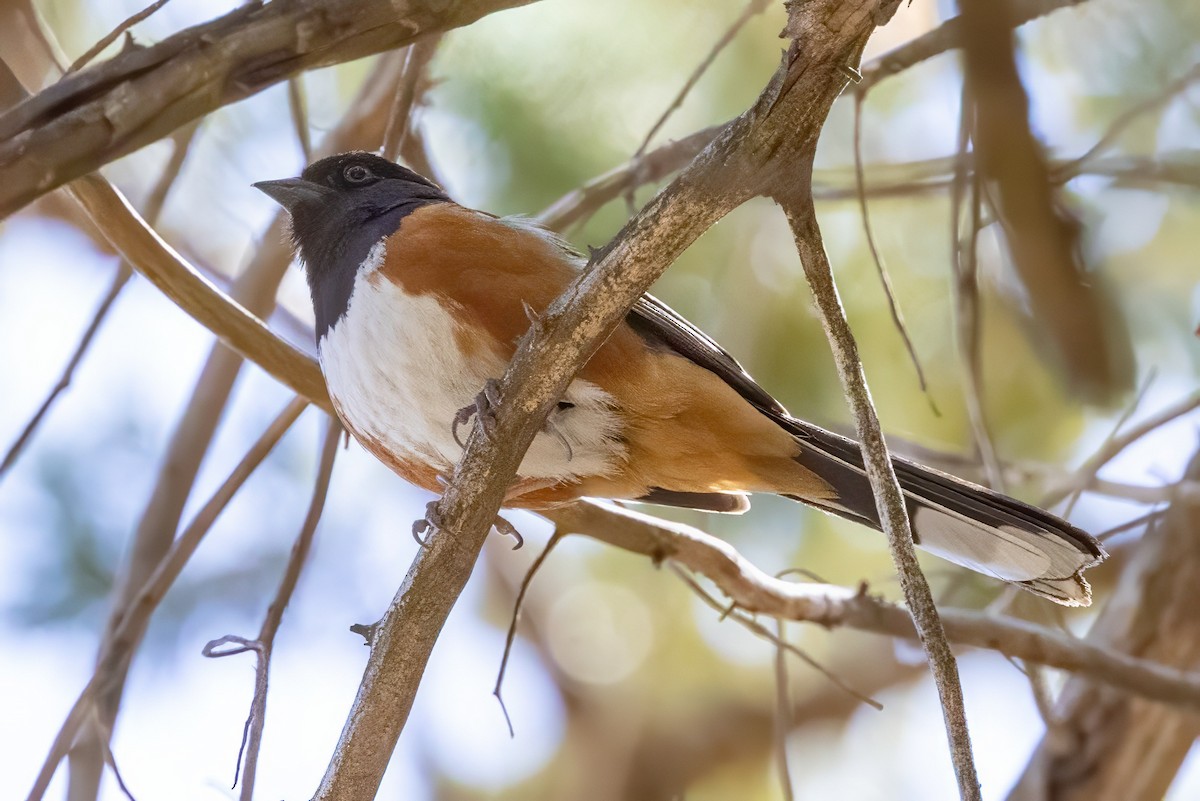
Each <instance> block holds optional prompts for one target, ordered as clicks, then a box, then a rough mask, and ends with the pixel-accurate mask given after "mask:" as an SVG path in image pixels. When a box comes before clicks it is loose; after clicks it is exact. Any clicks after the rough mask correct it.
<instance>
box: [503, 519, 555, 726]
mask: <svg viewBox="0 0 1200 801" xmlns="http://www.w3.org/2000/svg"><path fill="white" fill-rule="evenodd" d="M562 538H563V535H562V533H561V532H559V531H557V530H555V532H554V533H553V534H551V535H550V539H549V540H547V541H546V547H545V548H543V549H542V552H541V553H540V554H538V556H537V558H536V559H534V560H533V564H531V565H530V566H529V569H528V570H527V571H525V577H524V578H523V579H521V587H520V589H518V590H517V599H516V600H515V601H514V602H513V611H512V617H511V618H509V621H508V634H506V635H505V637H504V655H503V656H502V657H500V669H499V670H498V671H497V672H496V686H495V687H494V688H492V695H494V696H496V700H497V701H499V702H500V711H501V712H503V713H504V722H505V723H507V724H508V736H509V737H515V736H516V732H515V731H514V730H513V724H512V718H511V717H510V716H509V714H508V705H507V704H505V703H504V697H503V696H502V695H501V694H500V688H501V686H502V685H503V684H504V672H505V671H506V670H507V669H508V657H509V655H510V654H511V653H512V647H513V642H514V641H515V640H516V638H517V624H518V623H520V622H521V610H522V607H523V606H524V605H525V596H526V595H527V594H528V593H529V585H530V584H532V583H533V577H534V576H535V575H536V574H537V572H538V570H540V569H541V567H542V565H543V564H545V562H546V558H547V557H548V556H550V552H551V551H552V550H554V546H555V545H558V543H559V542H560V541H561V540H562Z"/></svg>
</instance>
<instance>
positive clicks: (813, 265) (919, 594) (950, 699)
mask: <svg viewBox="0 0 1200 801" xmlns="http://www.w3.org/2000/svg"><path fill="white" fill-rule="evenodd" d="M778 199H779V200H780V202H781V204H782V205H783V208H784V213H785V214H786V215H787V218H788V224H789V225H790V226H791V229H792V235H793V238H794V239H795V243H796V249H797V251H798V252H799V254H800V261H801V263H802V264H803V266H804V274H805V276H806V277H807V278H808V283H809V286H810V287H811V288H812V292H813V297H814V299H815V301H816V304H817V308H818V310H819V312H820V315H821V322H822V324H823V326H824V328H825V333H826V336H827V337H828V339H829V343H830V347H831V348H832V350H833V354H834V362H835V363H836V365H837V368H838V374H839V376H840V377H841V380H842V387H843V390H844V392H845V393H846V397H847V399H848V400H849V402H850V406H851V410H852V412H853V414H854V419H855V427H856V428H857V430H858V438H859V440H860V441H861V442H862V451H863V463H864V466H865V467H866V471H867V476H868V478H869V479H870V481H871V488H872V491H873V492H874V493H875V502H876V505H877V507H878V509H879V518H880V521H881V522H882V524H883V525H882V527H883V530H884V532H885V533H886V534H887V538H888V545H889V548H890V550H891V553H892V561H893V562H894V563H895V565H896V570H897V573H898V574H899V576H900V587H901V588H902V589H903V591H904V598H905V601H906V602H907V603H908V607H909V609H910V610H912V614H913V619H914V620H915V621H916V623H917V629H918V631H920V633H921V642H922V644H923V645H924V647H925V654H926V656H927V657H928V659H929V666H930V669H931V670H932V672H933V678H934V682H935V684H936V685H937V688H938V695H939V697H940V699H941V703H942V714H943V716H944V718H945V721H946V734H947V737H948V738H949V740H950V755H951V759H952V761H953V763H954V771H955V774H956V776H957V777H958V792H959V796H960V797H961V798H962V799H975V800H977V799H979V798H980V794H979V779H978V776H977V775H976V772H975V762H974V758H973V757H972V754H971V738H970V734H969V733H968V731H967V720H966V709H965V708H964V706H963V698H962V686H961V684H960V682H959V678H958V665H957V662H956V661H955V659H954V653H953V652H952V651H951V650H950V645H949V643H948V642H947V640H946V633H945V630H944V628H943V626H942V622H941V619H940V618H939V616H938V612H937V608H936V607H935V606H934V602H933V594H932V593H931V592H930V590H929V584H928V583H927V582H926V581H925V576H924V574H922V573H921V566H920V565H919V564H918V562H917V556H916V552H915V551H914V550H913V540H912V529H911V528H910V526H909V520H908V512H907V509H906V508H905V503H904V496H903V495H902V494H901V492H900V485H899V483H898V482H897V480H896V474H895V472H894V470H893V468H892V461H891V456H890V455H889V454H888V450H887V445H886V444H885V442H884V439H883V433H882V431H881V430H880V427H879V419H878V417H877V415H876V413H875V408H874V405H873V404H872V402H871V395H870V391H869V390H868V389H867V384H866V378H865V376H864V375H863V368H862V363H861V361H860V360H859V357H858V346H857V345H856V344H855V341H854V335H853V334H852V333H851V331H850V326H849V324H848V323H847V322H846V316H845V312H844V311H843V309H842V303H841V299H840V298H839V297H838V292H837V288H836V286H835V285H834V283H833V275H832V272H831V269H830V265H829V259H828V257H827V256H826V255H825V249H824V245H823V243H822V241H821V231H820V228H819V227H818V225H817V219H816V209H815V208H814V206H813V202H812V197H811V196H809V195H807V194H805V193H796V194H794V195H790V196H787V195H785V196H783V197H779V198H778Z"/></svg>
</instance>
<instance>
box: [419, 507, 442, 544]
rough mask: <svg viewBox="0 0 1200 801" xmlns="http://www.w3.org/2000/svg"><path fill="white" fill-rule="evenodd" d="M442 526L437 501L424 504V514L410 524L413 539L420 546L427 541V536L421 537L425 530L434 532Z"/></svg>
mask: <svg viewBox="0 0 1200 801" xmlns="http://www.w3.org/2000/svg"><path fill="white" fill-rule="evenodd" d="M441 527H442V513H441V512H439V511H438V501H430V502H429V503H427V504H425V516H424V517H422V518H421V519H420V520H417V521H416V522H414V523H413V524H412V535H413V539H414V540H416V541H417V545H420V546H421V547H422V548H424V547H425V546H426V544H428V542H429V537H423V536H422V535H423V534H424V533H425V532H427V531H428V532H431V533H432V532H434V531H436V530H437V529H439V528H441Z"/></svg>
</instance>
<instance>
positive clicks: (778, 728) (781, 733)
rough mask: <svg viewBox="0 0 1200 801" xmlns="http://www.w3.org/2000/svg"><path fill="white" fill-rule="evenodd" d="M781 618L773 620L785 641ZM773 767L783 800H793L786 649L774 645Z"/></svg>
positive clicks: (790, 723) (790, 708)
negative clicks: (777, 775) (777, 777)
mask: <svg viewBox="0 0 1200 801" xmlns="http://www.w3.org/2000/svg"><path fill="white" fill-rule="evenodd" d="M785 625H786V624H785V623H784V622H783V621H782V620H777V621H775V626H776V632H775V633H776V635H777V636H778V637H779V641H780V642H787V630H786V629H785ZM774 662H775V665H774V668H775V769H776V770H777V771H779V789H780V790H781V791H782V793H783V799H784V801H794V799H795V798H796V794H795V791H794V790H793V789H792V772H791V770H789V768H788V755H787V737H788V734H789V733H791V731H792V699H791V693H789V692H788V670H787V651H786V650H785V649H784V648H782V647H780V646H775V660H774Z"/></svg>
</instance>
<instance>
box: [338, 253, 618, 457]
mask: <svg viewBox="0 0 1200 801" xmlns="http://www.w3.org/2000/svg"><path fill="white" fill-rule="evenodd" d="M383 257H384V243H383V242H380V243H379V244H377V245H376V246H375V247H374V248H372V249H371V252H370V253H369V254H368V256H367V259H366V261H364V262H363V264H362V265H361V266H360V267H359V269H358V273H357V275H356V276H355V280H354V290H353V292H352V293H351V295H350V303H349V307H348V308H347V310H346V313H345V314H344V315H343V316H342V317H341V319H339V320H338V321H337V322H336V323H335V324H334V325H333V326H332V327H331V328H330V329H329V331H328V332H327V333H326V334H325V336H324V337H322V339H321V341H320V343H319V344H318V351H319V353H320V361H321V369H322V371H323V372H324V373H325V380H326V383H328V385H329V392H330V395H331V396H332V397H333V398H334V400H335V401H336V403H337V406H338V409H339V411H340V413H341V414H342V416H343V417H345V418H346V420H347V422H348V423H349V425H350V426H351V427H352V428H354V429H356V430H357V431H360V432H362V433H363V434H365V435H367V436H370V437H372V438H374V439H376V440H378V441H380V442H381V443H383V444H384V445H385V446H386V447H388V448H389V449H390V450H392V451H394V452H395V453H397V454H398V455H402V456H416V457H418V458H420V459H422V460H423V461H426V462H428V463H429V464H431V465H433V466H434V467H435V468H436V469H438V470H439V471H441V472H443V473H444V474H446V475H449V474H450V472H451V470H452V469H453V467H454V464H455V463H456V462H457V461H458V459H459V457H460V456H461V455H462V448H461V447H459V445H458V443H456V442H455V441H454V436H453V434H452V431H451V425H452V421H453V419H454V415H455V413H456V412H457V411H458V410H459V409H461V408H463V407H464V406H467V405H469V404H471V403H473V402H474V400H475V396H476V395H477V394H478V393H479V391H480V390H481V389H482V388H483V385H484V382H486V381H487V380H488V379H489V378H500V376H502V375H503V373H504V370H505V368H506V367H507V364H506V363H505V362H504V361H503V360H502V359H500V358H497V357H496V356H494V355H492V354H488V355H487V356H486V357H484V356H472V358H469V359H468V358H467V357H466V355H465V354H464V353H463V352H462V350H461V349H460V348H459V347H458V344H457V340H456V338H455V326H456V325H457V323H456V321H455V319H454V318H453V317H452V316H451V315H450V313H449V312H448V310H447V308H446V306H445V305H444V304H445V302H446V301H444V300H442V299H439V298H438V297H437V296H435V295H409V294H407V293H405V292H404V291H403V290H402V289H401V288H400V287H399V286H397V285H396V284H394V283H393V282H392V281H390V280H388V279H387V278H384V277H383V276H375V278H374V280H371V277H372V275H373V274H374V273H375V272H376V271H377V270H378V269H379V267H380V265H381V264H383ZM485 350H486V349H485ZM564 400H566V401H568V402H569V403H572V404H574V407H573V408H569V409H566V410H564V411H561V412H556V413H554V414H553V415H552V418H551V424H550V425H551V426H552V428H553V431H555V432H557V433H550V432H541V433H539V434H538V435H537V437H536V438H535V439H534V441H533V445H531V446H530V448H529V451H528V453H526V455H525V459H524V461H523V462H521V468H520V471H519V474H520V475H521V476H523V477H525V478H542V479H557V480H564V481H569V480H573V479H577V478H581V477H585V476H596V475H606V474H608V473H611V472H612V470H613V469H614V468H615V467H616V466H617V465H618V463H619V462H620V461H621V460H622V459H623V458H624V455H625V449H624V446H622V445H621V443H620V441H619V439H618V436H619V420H618V418H617V416H616V414H615V412H614V410H613V405H612V398H611V396H610V395H609V394H608V393H606V392H604V391H603V390H602V389H600V388H599V387H597V386H596V385H595V384H592V383H590V382H588V381H582V380H576V381H574V382H572V384H571V386H570V387H569V388H568V390H567V394H566V396H565V397H564ZM468 430H469V429H467V428H462V429H460V432H461V434H462V436H463V438H464V441H465V437H466V433H467V431H468ZM564 440H565V442H566V444H564ZM568 445H569V446H570V447H569V448H568Z"/></svg>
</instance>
